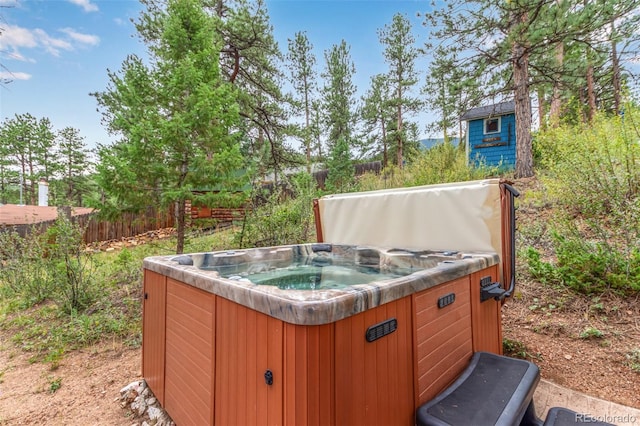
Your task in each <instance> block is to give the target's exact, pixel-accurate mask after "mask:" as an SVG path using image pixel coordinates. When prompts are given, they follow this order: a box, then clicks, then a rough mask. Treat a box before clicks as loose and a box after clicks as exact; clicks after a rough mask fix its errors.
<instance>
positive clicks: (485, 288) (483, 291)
mask: <svg viewBox="0 0 640 426" xmlns="http://www.w3.org/2000/svg"><path fill="white" fill-rule="evenodd" d="M507 296H508V294H507V290H505V289H504V288H502V285H501V284H500V283H499V282H491V277H482V278H480V302H484V301H485V300H489V299H495V300H497V301H501V300H502V299H504V298H505V297H507Z"/></svg>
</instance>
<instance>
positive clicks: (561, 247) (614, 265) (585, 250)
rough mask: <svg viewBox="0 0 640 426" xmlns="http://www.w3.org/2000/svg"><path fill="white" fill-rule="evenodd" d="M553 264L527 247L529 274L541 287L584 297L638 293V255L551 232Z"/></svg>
mask: <svg viewBox="0 0 640 426" xmlns="http://www.w3.org/2000/svg"><path fill="white" fill-rule="evenodd" d="M552 242H553V248H554V251H555V253H556V258H557V260H556V262H555V263H551V262H544V261H542V260H541V257H540V253H539V252H538V251H537V250H535V249H533V248H531V247H529V248H528V249H527V250H526V252H525V260H526V262H527V267H528V272H529V274H530V275H531V276H532V277H533V278H535V279H537V280H538V281H540V282H541V283H543V284H549V285H565V286H567V287H569V288H571V289H573V290H574V291H577V292H579V293H584V294H594V293H602V292H605V291H608V290H610V291H614V292H616V293H620V294H623V295H624V294H629V293H632V292H637V291H640V251H639V250H638V249H637V248H634V249H633V254H632V256H631V257H630V258H626V257H625V256H623V255H622V254H621V253H620V252H617V251H611V250H610V249H609V247H607V246H604V245H602V244H600V243H594V242H591V241H588V240H585V239H583V238H581V237H579V236H575V235H574V236H569V237H567V236H563V235H560V234H559V233H558V232H552Z"/></svg>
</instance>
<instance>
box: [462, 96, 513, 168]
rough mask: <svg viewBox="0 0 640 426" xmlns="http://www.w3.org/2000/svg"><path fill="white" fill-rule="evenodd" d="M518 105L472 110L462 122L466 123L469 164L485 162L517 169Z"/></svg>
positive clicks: (488, 106) (507, 103)
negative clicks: (516, 107)
mask: <svg viewBox="0 0 640 426" xmlns="http://www.w3.org/2000/svg"><path fill="white" fill-rule="evenodd" d="M515 110H516V109H515V102H514V101H508V102H501V103H498V104H494V105H487V106H483V107H478V108H471V109H470V110H468V111H467V112H465V113H464V114H462V116H461V117H460V120H463V121H466V122H467V123H468V124H467V135H466V136H467V137H466V148H467V158H468V159H469V162H474V163H475V162H476V161H478V160H480V161H483V162H484V163H485V164H486V165H488V166H499V165H501V166H502V167H503V168H505V169H513V168H515V166H516V115H515Z"/></svg>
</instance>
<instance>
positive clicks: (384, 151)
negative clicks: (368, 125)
mask: <svg viewBox="0 0 640 426" xmlns="http://www.w3.org/2000/svg"><path fill="white" fill-rule="evenodd" d="M384 120H385V118H384V113H382V114H381V118H380V124H381V127H382V167H387V161H388V158H387V157H388V154H387V126H386V125H385V122H384Z"/></svg>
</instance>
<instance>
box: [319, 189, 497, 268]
mask: <svg viewBox="0 0 640 426" xmlns="http://www.w3.org/2000/svg"><path fill="white" fill-rule="evenodd" d="M318 210H319V217H320V223H321V228H322V237H323V238H322V239H323V241H325V242H328V243H333V244H350V245H371V246H378V247H388V248H401V249H410V250H458V251H464V252H474V251H480V252H495V253H498V254H499V255H500V256H502V238H501V220H502V217H501V214H502V210H501V200H500V180H499V179H487V180H478V181H470V182H460V183H448V184H439V185H427V186H417V187H410V188H394V189H385V190H379V191H369V192H357V193H347V194H336V195H327V196H324V197H322V198H320V199H319V200H318Z"/></svg>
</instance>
